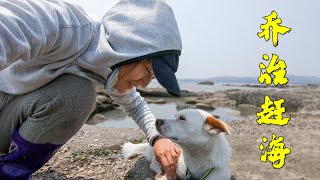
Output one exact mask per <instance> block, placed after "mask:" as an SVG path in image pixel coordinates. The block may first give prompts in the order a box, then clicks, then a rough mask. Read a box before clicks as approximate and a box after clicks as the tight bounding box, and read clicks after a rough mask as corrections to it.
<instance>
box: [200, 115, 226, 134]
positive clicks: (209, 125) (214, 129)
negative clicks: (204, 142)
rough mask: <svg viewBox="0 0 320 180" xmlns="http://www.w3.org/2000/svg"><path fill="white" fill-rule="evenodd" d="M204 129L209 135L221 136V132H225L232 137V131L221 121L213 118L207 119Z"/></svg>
mask: <svg viewBox="0 0 320 180" xmlns="http://www.w3.org/2000/svg"><path fill="white" fill-rule="evenodd" d="M203 128H204V129H205V130H206V131H207V132H208V133H209V134H219V133H220V132H225V133H226V134H228V135H230V131H229V129H228V127H227V125H226V124H225V123H224V122H222V121H220V120H219V119H216V118H215V117H213V116H208V117H207V118H206V121H205V122H204V125H203Z"/></svg>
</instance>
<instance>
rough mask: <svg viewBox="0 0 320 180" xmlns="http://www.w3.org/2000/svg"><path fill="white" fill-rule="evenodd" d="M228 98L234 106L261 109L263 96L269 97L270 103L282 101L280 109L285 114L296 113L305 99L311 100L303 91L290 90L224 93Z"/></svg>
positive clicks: (303, 104) (310, 96)
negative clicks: (282, 108)
mask: <svg viewBox="0 0 320 180" xmlns="http://www.w3.org/2000/svg"><path fill="white" fill-rule="evenodd" d="M226 94H227V96H228V98H230V99H232V100H235V101H236V105H240V104H250V105H253V106H257V107H261V105H262V104H263V103H264V100H265V96H267V95H268V96H269V97H270V99H271V100H272V101H275V100H279V99H284V101H285V102H284V103H283V104H282V107H285V108H286V112H297V111H298V109H300V108H302V107H303V106H305V105H306V104H305V103H303V102H304V101H305V100H306V99H312V98H313V97H312V95H308V94H305V93H304V92H303V91H302V92H299V91H290V90H282V91H276V90H243V91H226Z"/></svg>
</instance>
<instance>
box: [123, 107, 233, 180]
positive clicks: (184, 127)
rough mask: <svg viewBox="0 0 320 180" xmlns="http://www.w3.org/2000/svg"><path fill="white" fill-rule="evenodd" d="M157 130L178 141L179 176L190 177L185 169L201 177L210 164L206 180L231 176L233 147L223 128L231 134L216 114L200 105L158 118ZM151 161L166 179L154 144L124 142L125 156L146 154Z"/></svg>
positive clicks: (194, 176) (157, 171) (193, 175)
mask: <svg viewBox="0 0 320 180" xmlns="http://www.w3.org/2000/svg"><path fill="white" fill-rule="evenodd" d="M156 127H157V130H158V132H159V133H160V134H161V135H162V136H164V137H166V138H168V139H171V140H172V141H173V142H174V143H176V144H178V145H179V146H180V147H181V149H182V153H181V155H180V158H179V161H178V166H177V177H179V178H180V179H187V178H189V177H187V176H186V170H187V167H188V170H189V171H190V172H191V174H192V178H196V179H200V177H201V176H202V175H203V174H204V173H205V171H206V170H207V169H209V168H212V167H214V168H215V169H214V171H213V172H212V173H210V175H209V176H208V177H207V178H206V180H230V178H231V170H230V167H229V161H230V158H231V148H230V146H229V144H228V142H227V141H226V139H225V137H224V134H223V133H221V132H224V133H226V134H230V132H229V130H228V128H227V126H226V124H225V123H224V122H222V121H220V120H218V119H216V118H214V117H213V116H212V115H211V114H209V113H208V112H205V111H203V110H198V109H185V110H182V111H179V112H178V113H177V114H176V115H175V119H162V120H161V119H157V120H156ZM143 153H144V155H145V157H146V158H147V160H148V161H150V162H151V165H150V168H151V169H152V170H153V171H154V172H156V173H157V174H158V175H157V177H156V179H167V178H166V176H165V175H163V176H159V174H163V172H162V170H161V166H160V164H159V163H158V162H157V161H156V159H155V156H154V151H153V148H152V147H151V146H150V145H149V144H148V143H144V144H132V143H125V144H124V145H123V147H122V155H123V157H125V158H129V157H132V156H134V155H137V154H143Z"/></svg>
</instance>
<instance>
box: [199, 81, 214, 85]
mask: <svg viewBox="0 0 320 180" xmlns="http://www.w3.org/2000/svg"><path fill="white" fill-rule="evenodd" d="M198 84H204V85H214V82H212V81H202V82H199V83H198Z"/></svg>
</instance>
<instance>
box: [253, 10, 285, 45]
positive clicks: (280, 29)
mask: <svg viewBox="0 0 320 180" xmlns="http://www.w3.org/2000/svg"><path fill="white" fill-rule="evenodd" d="M263 18H264V19H265V20H267V23H266V24H261V25H260V29H261V30H262V32H258V37H260V38H262V37H264V39H265V40H266V41H268V40H269V39H270V28H271V27H272V42H273V46H274V47H276V46H278V34H279V33H280V34H282V35H284V34H286V33H288V32H290V31H291V28H288V27H286V26H280V24H281V23H282V20H281V18H278V14H277V12H275V11H272V12H271V14H270V15H268V16H265V17H263Z"/></svg>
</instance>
